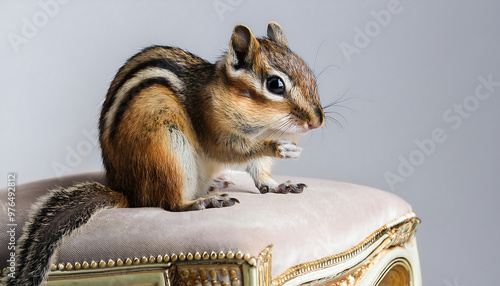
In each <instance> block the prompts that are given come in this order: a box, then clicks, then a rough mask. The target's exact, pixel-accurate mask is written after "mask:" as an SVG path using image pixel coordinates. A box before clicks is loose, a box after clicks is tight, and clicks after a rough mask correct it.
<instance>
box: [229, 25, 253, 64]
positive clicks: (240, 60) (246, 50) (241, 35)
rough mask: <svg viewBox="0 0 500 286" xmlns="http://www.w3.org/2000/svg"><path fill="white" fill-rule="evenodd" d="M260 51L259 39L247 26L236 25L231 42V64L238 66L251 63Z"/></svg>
mask: <svg viewBox="0 0 500 286" xmlns="http://www.w3.org/2000/svg"><path fill="white" fill-rule="evenodd" d="M258 52H259V41H257V39H256V38H255V36H254V35H253V33H252V31H250V29H249V28H248V27H247V26H243V25H238V26H236V27H234V30H233V35H232V36H231V42H230V43H229V54H230V58H231V64H232V65H233V66H235V67H236V68H241V67H244V66H247V65H249V64H250V63H251V62H252V61H253V60H254V58H255V56H256V55H257V53H258Z"/></svg>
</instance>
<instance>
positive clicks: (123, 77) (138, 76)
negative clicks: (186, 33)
mask: <svg viewBox="0 0 500 286" xmlns="http://www.w3.org/2000/svg"><path fill="white" fill-rule="evenodd" d="M193 65H201V66H203V67H206V66H210V65H211V64H210V63H208V62H206V61H205V60H203V59H201V58H199V57H197V56H195V55H193V54H191V53H188V52H186V51H184V50H181V49H178V48H173V47H165V46H153V47H149V48H146V49H144V50H142V51H141V52H140V53H138V54H136V55H135V56H133V57H132V58H130V59H129V60H128V61H127V63H126V64H125V65H124V66H122V67H121V68H120V69H119V71H118V73H117V74H116V77H115V79H114V80H113V82H112V83H111V86H110V88H109V90H108V93H107V95H106V100H105V102H104V105H103V108H102V111H101V118H100V121H99V127H100V131H101V140H113V138H114V137H115V135H116V130H117V129H118V128H119V126H120V121H121V119H122V118H123V114H124V112H125V111H126V109H127V107H128V104H129V103H130V102H131V101H132V100H133V98H134V96H135V95H137V94H138V93H139V92H140V91H141V90H143V89H145V88H148V87H150V86H153V85H155V84H157V85H162V86H165V87H167V88H170V89H172V90H173V91H174V92H175V94H176V95H178V96H179V99H181V101H183V100H184V99H185V92H186V83H187V82H188V78H189V75H190V73H191V72H192V69H193Z"/></svg>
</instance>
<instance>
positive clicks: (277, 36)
mask: <svg viewBox="0 0 500 286" xmlns="http://www.w3.org/2000/svg"><path fill="white" fill-rule="evenodd" d="M267 37H268V38H269V39H271V41H273V42H276V43H278V44H281V45H283V46H285V47H286V46H287V44H288V43H287V41H286V36H285V32H284V31H283V28H281V26H280V25H278V23H276V22H269V24H267Z"/></svg>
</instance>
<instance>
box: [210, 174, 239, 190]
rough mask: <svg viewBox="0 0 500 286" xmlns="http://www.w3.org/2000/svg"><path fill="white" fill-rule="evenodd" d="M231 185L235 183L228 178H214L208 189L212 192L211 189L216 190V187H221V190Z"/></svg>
mask: <svg viewBox="0 0 500 286" xmlns="http://www.w3.org/2000/svg"><path fill="white" fill-rule="evenodd" d="M231 185H234V183H233V182H231V181H229V180H226V179H225V178H224V177H219V178H217V179H214V180H213V181H212V183H211V184H210V188H209V190H208V191H209V192H211V191H214V190H216V189H219V190H222V189H226V188H228V187H229V186H231Z"/></svg>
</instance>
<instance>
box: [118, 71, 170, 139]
mask: <svg viewBox="0 0 500 286" xmlns="http://www.w3.org/2000/svg"><path fill="white" fill-rule="evenodd" d="M155 84H159V85H163V86H165V87H168V88H170V89H171V90H172V91H174V92H176V93H178V92H179V91H178V90H177V89H176V88H175V87H174V86H173V85H172V84H170V81H169V80H168V79H166V78H164V77H153V78H148V79H146V80H143V81H142V82H141V83H139V84H138V85H136V86H135V87H133V88H132V89H131V90H130V91H129V92H128V94H127V95H126V97H125V98H124V99H123V100H122V102H121V103H120V106H118V109H117V111H116V114H115V117H114V118H113V123H112V124H111V127H110V132H109V137H110V138H111V139H113V138H114V137H115V135H116V132H117V130H118V126H119V125H120V122H121V121H122V119H123V115H124V114H125V112H126V111H127V108H128V106H129V105H130V103H131V102H132V100H133V99H134V97H135V96H136V95H137V94H139V92H141V91H142V90H144V89H146V88H148V87H151V86H153V85H155Z"/></svg>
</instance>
